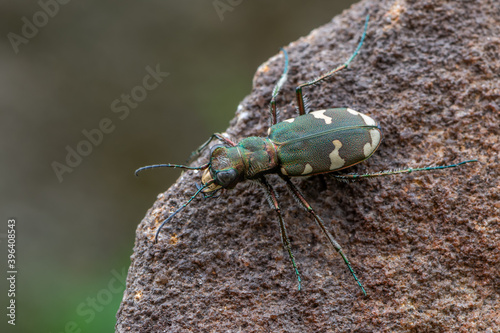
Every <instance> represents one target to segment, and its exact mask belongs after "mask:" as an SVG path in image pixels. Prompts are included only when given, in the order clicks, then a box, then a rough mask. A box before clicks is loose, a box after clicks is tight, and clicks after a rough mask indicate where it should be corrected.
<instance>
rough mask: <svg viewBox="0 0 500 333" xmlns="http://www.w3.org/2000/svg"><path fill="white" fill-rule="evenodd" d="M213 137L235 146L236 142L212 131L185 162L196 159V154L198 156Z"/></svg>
mask: <svg viewBox="0 0 500 333" xmlns="http://www.w3.org/2000/svg"><path fill="white" fill-rule="evenodd" d="M214 139H219V140H220V141H222V142H224V143H225V144H226V145H227V146H229V147H234V146H236V143H234V142H232V141H231V140H229V139H228V138H226V137H225V136H223V135H222V134H220V133H214V134H212V135H211V136H210V138H209V139H208V140H207V141H206V142H205V143H204V144H202V145H201V146H200V147H198V149H196V150H195V151H194V152H192V153H191V156H189V159H188V161H187V163H188V164H189V163H191V162H192V161H194V159H196V158H197V157H198V156H200V154H201V153H202V152H203V151H204V150H205V149H206V148H207V147H208V145H209V144H210V142H212V141H213V140H214Z"/></svg>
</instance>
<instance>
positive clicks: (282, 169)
mask: <svg viewBox="0 0 500 333" xmlns="http://www.w3.org/2000/svg"><path fill="white" fill-rule="evenodd" d="M281 173H282V174H284V175H285V176H288V173H287V172H286V170H285V168H283V167H281Z"/></svg>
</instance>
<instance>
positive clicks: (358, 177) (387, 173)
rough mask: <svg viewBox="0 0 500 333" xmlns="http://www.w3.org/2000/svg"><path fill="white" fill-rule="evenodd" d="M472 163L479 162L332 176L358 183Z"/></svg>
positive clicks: (470, 161)
mask: <svg viewBox="0 0 500 333" xmlns="http://www.w3.org/2000/svg"><path fill="white" fill-rule="evenodd" d="M472 162H477V160H469V161H463V162H460V163H457V164H449V165H441V166H433V167H425V168H407V169H402V170H385V171H380V172H375V173H365V174H362V175H360V174H356V173H352V174H346V175H335V174H332V175H331V176H332V177H334V178H336V179H338V180H342V181H357V180H361V179H363V178H375V177H382V176H390V175H395V174H398V173H411V172H414V171H430V170H441V169H447V168H456V167H458V166H460V165H462V164H465V163H472Z"/></svg>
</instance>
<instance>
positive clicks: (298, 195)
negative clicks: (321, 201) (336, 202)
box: [281, 175, 366, 296]
mask: <svg viewBox="0 0 500 333" xmlns="http://www.w3.org/2000/svg"><path fill="white" fill-rule="evenodd" d="M281 178H283V180H284V181H285V182H286V184H287V185H288V188H289V189H290V191H292V193H293V195H294V196H295V198H296V199H297V201H299V202H300V203H301V204H302V206H304V208H305V209H306V210H307V211H308V212H309V213H311V215H312V216H313V217H314V220H315V221H316V223H317V224H318V225H319V227H320V228H321V230H322V231H323V233H324V234H325V236H326V238H328V241H329V242H330V244H331V245H332V246H333V247H334V248H335V250H336V251H337V252H338V253H339V254H340V255H341V256H342V259H344V262H345V264H346V265H347V268H348V269H349V271H350V272H351V274H352V276H353V277H354V280H356V282H357V283H358V285H359V287H360V288H361V291H362V292H363V294H364V295H365V296H366V291H365V288H363V285H362V284H361V282H359V280H358V277H357V276H356V274H355V273H354V270H353V269H352V267H351V264H350V263H349V260H347V257H346V256H345V255H344V252H343V251H342V248H341V247H340V245H339V243H337V241H336V240H335V239H334V238H333V236H332V234H331V233H330V232H329V231H328V230H327V229H326V227H325V223H324V222H323V220H322V219H321V217H319V215H318V214H316V212H315V211H314V210H313V209H312V207H311V205H309V203H308V202H307V201H306V199H304V196H303V195H302V193H300V191H299V189H298V188H297V186H295V185H294V184H293V183H292V181H291V180H290V178H289V177H286V176H283V175H281Z"/></svg>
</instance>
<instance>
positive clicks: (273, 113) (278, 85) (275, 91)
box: [269, 48, 288, 126]
mask: <svg viewBox="0 0 500 333" xmlns="http://www.w3.org/2000/svg"><path fill="white" fill-rule="evenodd" d="M280 50H281V51H282V52H283V55H284V56H285V68H284V69H283V74H281V77H280V79H279V80H278V82H277V83H276V86H275V87H274V89H273V94H272V98H271V102H270V103H269V112H270V113H271V126H273V125H276V123H277V118H276V114H277V111H276V96H278V93H279V92H280V89H281V87H282V86H283V84H284V83H285V81H286V78H287V75H288V53H287V52H286V50H285V49H283V48H281V49H280Z"/></svg>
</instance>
